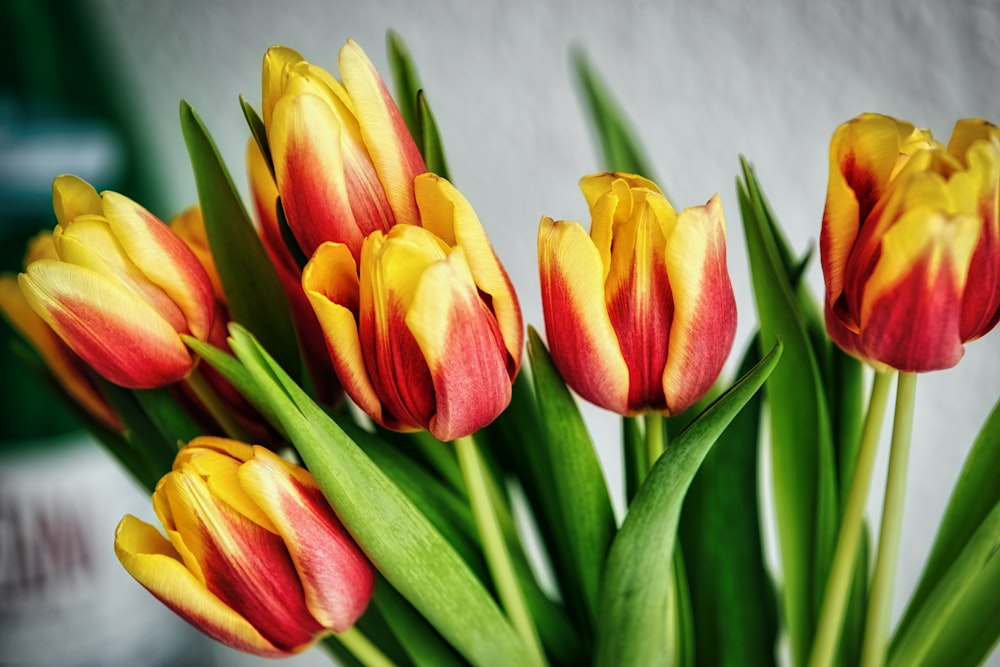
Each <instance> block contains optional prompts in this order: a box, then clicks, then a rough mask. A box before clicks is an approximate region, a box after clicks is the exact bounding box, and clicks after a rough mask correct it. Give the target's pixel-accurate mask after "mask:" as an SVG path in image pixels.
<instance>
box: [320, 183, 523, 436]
mask: <svg viewBox="0 0 1000 667" xmlns="http://www.w3.org/2000/svg"><path fill="white" fill-rule="evenodd" d="M414 187H415V192H416V200H417V204H418V207H419V216H420V218H419V220H420V222H421V226H417V225H396V226H394V227H392V229H390V230H389V231H388V232H387V233H384V234H383V233H382V232H380V231H376V232H373V233H372V234H370V235H369V236H368V237H367V238H366V239H365V242H364V245H363V248H362V251H361V257H360V263H356V262H355V260H354V258H353V257H352V255H351V252H350V249H349V248H348V247H347V246H346V245H344V244H339V243H326V244H323V245H322V246H320V247H319V248H318V249H317V251H316V253H315V254H314V255H313V257H312V259H311V260H310V261H309V264H308V265H307V266H306V268H305V270H304V271H303V273H302V285H303V288H304V289H305V290H306V294H307V295H308V296H309V300H310V301H311V302H312V304H313V308H314V309H315V311H316V315H317V316H318V318H319V321H320V324H321V325H322V327H323V331H324V334H325V335H326V340H327V347H328V349H329V351H330V355H331V357H332V359H333V363H334V367H335V368H336V369H337V374H338V376H339V378H340V381H341V383H342V384H343V385H344V388H345V390H346V391H347V393H348V394H349V395H350V396H351V397H352V398H353V399H354V401H355V402H356V403H358V405H360V406H361V408H362V409H364V410H365V411H366V412H367V413H368V414H369V415H370V416H371V417H372V418H373V419H374V420H375V421H376V422H378V423H379V424H382V425H384V426H386V427H388V428H393V429H399V430H408V429H419V428H426V429H429V430H430V432H431V433H432V434H433V435H434V436H435V437H437V438H439V439H441V440H452V439H454V438H457V437H459V436H463V435H469V434H471V433H473V432H474V431H476V430H477V429H479V428H480V427H482V426H485V425H487V424H489V423H490V422H491V421H493V419H495V418H496V417H497V415H499V414H500V412H502V411H503V409H504V408H505V407H506V406H507V404H508V403H509V402H510V395H511V381H512V379H513V378H514V376H515V375H516V373H517V370H518V367H519V365H520V359H521V347H522V343H523V331H522V324H521V313H520V308H519V306H518V303H517V297H516V296H515V294H514V290H513V287H512V286H511V284H510V281H509V279H508V278H507V274H506V273H505V272H504V270H503V267H502V266H501V265H500V262H499V261H498V260H497V258H496V255H495V254H494V252H493V248H492V247H491V246H490V243H489V240H488V239H487V237H486V234H485V232H484V231H483V228H482V225H481V224H480V222H479V219H478V218H477V217H476V214H475V212H474V211H473V210H472V207H471V206H470V205H469V203H468V202H467V201H466V200H465V198H464V197H462V195H461V194H460V193H459V192H458V190H456V189H455V188H454V187H453V186H452V185H451V184H450V183H448V182H447V181H445V180H444V179H442V178H440V177H438V176H435V175H433V174H425V175H422V176H419V177H417V179H416V180H415V183H414Z"/></svg>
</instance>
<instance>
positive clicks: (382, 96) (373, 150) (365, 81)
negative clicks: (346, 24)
mask: <svg viewBox="0 0 1000 667" xmlns="http://www.w3.org/2000/svg"><path fill="white" fill-rule="evenodd" d="M338 64H339V66H340V73H341V76H342V77H343V79H344V87H345V88H347V92H348V93H349V94H350V96H351V99H352V100H353V101H354V106H355V112H356V114H357V118H358V123H359V124H360V126H361V134H362V136H363V137H364V141H365V145H366V146H367V147H368V152H369V154H370V155H371V159H372V162H373V164H374V165H375V170H376V171H377V172H378V178H379V180H380V181H381V183H382V185H383V187H384V188H385V194H386V197H387V198H388V200H389V206H390V207H391V208H392V212H393V215H394V217H395V221H396V224H410V225H415V224H419V220H420V218H419V217H418V214H417V205H416V201H415V200H414V197H413V179H414V178H415V177H416V176H417V174H422V173H424V172H426V171H427V167H426V166H425V165H424V160H423V158H422V157H421V155H420V151H419V150H417V145H416V144H415V143H414V141H413V137H412V136H411V135H410V131H409V130H408V129H407V127H406V123H405V122H404V121H403V117H402V115H401V114H400V113H399V109H398V107H397V106H396V103H395V102H394V101H393V99H392V96H391V95H390V94H389V90H388V89H387V88H386V86H385V83H384V82H383V81H382V77H381V76H379V73H378V70H376V69H375V66H374V65H373V64H372V62H371V61H370V60H369V59H368V56H367V55H365V52H364V51H362V50H361V47H360V46H358V44H357V43H355V42H354V41H352V40H348V42H347V44H345V45H344V46H343V47H342V48H341V49H340V57H339V59H338Z"/></svg>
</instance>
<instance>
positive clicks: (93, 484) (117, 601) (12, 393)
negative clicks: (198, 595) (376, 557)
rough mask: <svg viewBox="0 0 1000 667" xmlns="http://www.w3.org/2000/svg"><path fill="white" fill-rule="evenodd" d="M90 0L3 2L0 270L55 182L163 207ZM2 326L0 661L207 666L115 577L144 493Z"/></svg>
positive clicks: (186, 632)
mask: <svg viewBox="0 0 1000 667" xmlns="http://www.w3.org/2000/svg"><path fill="white" fill-rule="evenodd" d="M91 9H92V8H91V7H90V6H89V5H88V4H86V3H80V2H73V1H61V0H3V2H0V39H2V43H3V44H4V45H5V50H6V52H7V53H8V58H7V66H5V67H3V68H0V271H2V272H5V273H6V272H17V271H19V270H21V268H22V261H23V256H24V251H25V247H26V244H27V242H28V240H29V239H30V238H31V237H32V236H34V235H35V234H36V233H38V232H39V231H41V230H51V229H52V227H53V226H54V225H55V216H54V214H53V212H52V201H51V198H52V194H51V187H52V179H53V178H54V177H55V176H56V175H58V174H61V173H73V174H76V175H78V176H80V177H82V178H84V179H85V180H87V181H89V182H90V183H92V184H93V185H94V186H95V187H96V188H97V189H98V191H100V190H105V189H109V190H116V191H119V192H122V193H126V194H128V195H129V196H130V197H132V198H134V199H136V200H137V201H140V202H142V203H143V204H144V205H146V206H147V207H148V208H150V209H151V210H157V209H158V208H159V206H158V204H159V202H158V201H157V195H158V192H157V189H156V188H155V187H154V185H153V183H152V181H151V180H150V178H149V176H148V175H149V174H150V173H151V170H150V169H149V163H148V162H147V161H146V160H144V151H142V150H141V148H140V144H139V141H138V137H137V136H136V135H135V134H133V132H132V130H133V128H132V127H131V126H130V122H129V114H128V109H127V107H126V106H125V105H127V104H128V102H129V99H128V95H127V92H126V91H127V89H126V88H125V87H123V86H122V85H121V84H120V83H118V80H117V76H118V72H117V71H116V69H115V67H114V60H113V59H111V58H109V57H108V54H106V53H105V52H104V48H103V47H104V44H103V43H102V40H101V38H100V36H99V33H98V32H97V31H96V30H95V29H94V26H95V25H96V24H94V23H92V22H91V19H92V18H93V17H92V12H91V11H90V10H91ZM18 345H21V347H22V348H23V343H20V341H18V340H17V336H16V334H15V332H14V331H13V330H12V329H11V328H10V327H9V325H8V324H7V323H6V322H5V321H3V319H2V318H0V371H2V375H0V664H2V665H4V666H5V667H13V666H27V665H64V666H67V667H84V666H88V667H89V666H90V665H94V666H96V665H108V666H119V665H121V666H124V665H134V664H143V665H153V666H164V665H181V664H204V660H203V659H202V657H198V658H196V659H193V658H192V656H193V655H195V654H200V653H203V652H205V651H204V649H205V647H206V643H205V641H204V640H202V639H201V637H202V636H201V635H200V634H199V633H197V632H196V631H195V630H193V629H192V628H190V627H189V626H187V624H185V623H183V622H182V621H181V620H180V619H178V618H177V617H175V616H174V615H173V614H171V613H170V612H169V611H167V610H166V608H164V607H162V605H160V604H159V603H158V602H157V601H156V600H154V599H153V598H152V596H150V595H149V594H148V593H147V592H146V591H145V590H143V589H142V588H141V587H140V586H139V585H138V584H136V583H135V582H134V581H132V579H131V578H130V577H129V576H128V575H127V574H126V573H125V572H124V570H123V569H122V568H121V566H120V565H119V563H118V562H117V560H116V559H115V556H114V553H113V549H112V537H113V531H114V527H115V525H116V524H117V522H118V520H119V519H120V518H121V516H122V515H123V514H125V513H129V512H130V513H136V514H139V515H143V514H144V513H145V514H147V515H148V514H150V508H149V505H150V503H149V498H148V497H147V496H146V495H145V494H144V493H142V492H140V491H139V489H138V487H137V486H136V485H135V484H134V483H133V482H132V481H131V478H130V477H128V475H127V474H126V473H125V472H124V471H122V470H121V469H119V468H118V466H117V464H116V463H115V462H114V461H113V460H112V459H111V457H110V456H109V455H107V454H106V453H105V452H104V451H103V449H101V448H100V446H99V445H97V444H96V443H95V442H94V441H93V440H91V439H90V438H89V436H87V435H86V434H85V433H83V432H82V431H81V430H80V427H79V426H78V425H77V424H76V423H75V422H74V421H73V419H72V417H71V416H70V413H69V411H68V410H67V409H66V407H65V405H64V403H63V402H62V400H61V399H60V397H59V396H58V395H57V394H56V392H54V391H52V390H51V389H49V387H48V386H47V385H46V383H44V382H42V381H40V380H39V379H38V378H37V377H36V374H35V373H33V372H30V371H29V370H27V367H26V366H25V364H24V363H22V361H21V359H19V358H18V357H17V355H15V353H14V352H13V349H14V348H15V347H16V346H18Z"/></svg>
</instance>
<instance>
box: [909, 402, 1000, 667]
mask: <svg viewBox="0 0 1000 667" xmlns="http://www.w3.org/2000/svg"><path fill="white" fill-rule="evenodd" d="M998 470H1000V401H998V402H997V404H996V405H995V406H994V408H993V411H992V412H991V413H990V415H989V417H988V418H987V420H986V423H985V424H983V427H982V429H981V430H980V432H979V435H978V436H977V437H976V440H975V442H974V443H973V445H972V449H971V450H969V454H968V456H967V457H966V460H965V465H964V466H963V467H962V472H961V474H960V475H959V478H958V481H957V482H956V483H955V488H954V490H953V491H952V495H951V499H950V500H949V502H948V507H947V509H946V510H945V514H944V517H943V518H942V519H941V524H940V526H939V528H938V533H937V537H936V538H935V540H934V547H933V548H932V549H931V554H930V556H929V557H928V559H927V563H926V565H925V566H924V571H923V573H922V575H921V577H920V582H919V584H918V585H917V587H916V589H915V591H914V593H913V596H912V597H911V599H910V602H909V604H908V605H907V609H906V612H905V613H904V615H903V619H902V621H901V622H900V624H899V628H898V629H897V631H896V636H895V639H894V642H893V655H894V656H895V655H896V654H897V653H898V652H900V651H909V650H912V649H909V648H907V647H908V646H909V645H910V644H912V643H913V642H916V641H922V640H923V639H924V637H921V636H920V635H919V633H920V632H921V631H920V630H918V629H917V627H915V626H918V619H919V618H920V617H926V616H927V615H928V614H930V613H934V611H935V609H934V606H935V605H938V606H940V605H942V604H951V603H955V602H956V601H953V600H948V601H947V602H941V601H940V596H941V593H940V591H941V590H942V586H943V582H944V581H945V580H946V579H947V577H949V576H957V575H952V572H953V571H954V570H955V568H956V566H957V563H958V561H959V559H960V558H962V557H963V554H964V553H966V552H967V550H968V549H969V548H970V544H971V543H972V541H973V540H974V538H975V536H977V535H980V534H981V531H982V530H983V526H984V525H986V522H987V521H988V520H989V519H990V517H991V516H992V514H993V513H994V512H995V511H996V508H997V507H998V506H1000V484H998V483H997V471H998ZM998 538H1000V536H998ZM980 539H984V538H982V537H980ZM965 594H966V595H968V593H965ZM993 594H994V596H995V595H996V589H994V590H993ZM953 595H954V593H953ZM972 595H976V594H975V593H972ZM935 596H936V597H937V599H938V600H939V601H937V602H934V599H935ZM967 627H968V629H969V631H972V630H973V629H974V628H975V627H976V625H975V624H973V625H971V626H967ZM961 631H962V628H956V629H955V630H954V631H953V633H955V634H961ZM922 632H926V630H923V631H922ZM998 632H1000V626H998ZM905 654H906V653H904V655H905Z"/></svg>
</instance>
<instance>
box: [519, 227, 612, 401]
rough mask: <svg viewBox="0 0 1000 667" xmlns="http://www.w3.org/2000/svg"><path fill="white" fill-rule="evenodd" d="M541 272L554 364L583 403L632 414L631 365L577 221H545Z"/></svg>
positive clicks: (597, 261) (598, 266)
mask: <svg viewBox="0 0 1000 667" xmlns="http://www.w3.org/2000/svg"><path fill="white" fill-rule="evenodd" d="M538 269H539V277H540V279H541V289H542V308H543V311H544V316H545V331H546V333H547V338H548V343H549V349H550V351H551V353H552V358H553V361H554V362H555V365H556V367H557V368H559V369H560V372H561V373H562V374H563V376H564V379H565V380H566V383H567V384H568V385H569V386H570V387H572V388H573V390H574V391H576V393H578V394H579V395H580V396H582V397H583V398H584V399H586V400H588V401H590V402H591V403H594V404H596V405H599V406H601V407H604V408H606V409H608V410H613V411H615V412H617V413H619V414H625V413H626V412H627V411H628V392H629V376H628V366H627V365H626V363H625V359H624V357H623V356H622V351H621V347H620V346H619V343H618V337H617V335H616V334H615V331H614V328H613V327H612V326H611V318H610V317H609V315H608V310H607V306H606V305H605V300H604V283H603V281H602V279H601V277H602V274H603V271H604V269H603V266H602V263H601V258H600V255H599V253H598V252H597V249H596V248H595V247H594V244H593V242H592V241H591V240H590V236H588V235H587V232H586V231H585V230H584V229H583V227H581V226H580V225H579V224H577V223H575V222H553V220H552V219H551V218H547V217H543V218H542V221H541V224H540V225H539V228H538Z"/></svg>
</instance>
